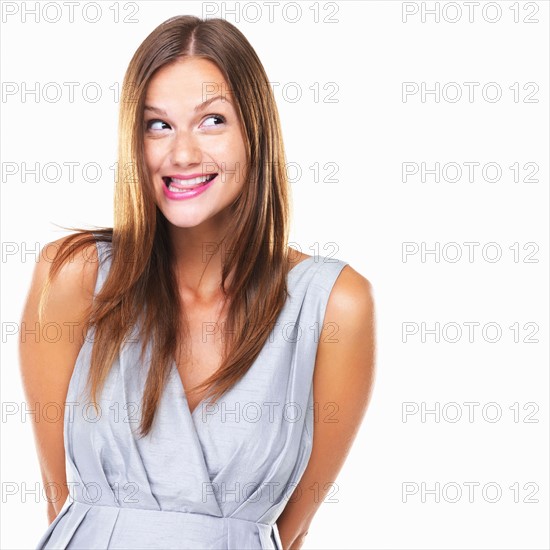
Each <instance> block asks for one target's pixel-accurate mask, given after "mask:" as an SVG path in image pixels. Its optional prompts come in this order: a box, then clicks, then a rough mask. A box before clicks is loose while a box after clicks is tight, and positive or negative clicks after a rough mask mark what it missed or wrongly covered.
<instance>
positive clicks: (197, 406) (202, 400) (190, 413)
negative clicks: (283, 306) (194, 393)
mask: <svg viewBox="0 0 550 550" xmlns="http://www.w3.org/2000/svg"><path fill="white" fill-rule="evenodd" d="M314 259H315V256H309V257H308V258H306V259H305V260H302V261H300V262H298V263H297V264H296V265H295V266H294V267H292V268H291V269H289V270H288V271H287V274H286V277H287V285H288V280H289V279H290V276H291V275H292V274H293V273H295V272H296V270H297V268H299V267H300V266H301V265H302V264H307V263H308V262H309V261H311V260H314ZM172 367H173V371H174V376H175V378H176V382H177V383H178V384H179V387H180V389H181V391H182V394H183V398H184V400H185V405H186V408H187V412H188V413H189V416H190V417H191V419H192V420H193V422H194V420H195V412H197V410H198V409H200V408H202V406H203V404H204V403H205V402H206V401H207V399H210V396H209V397H208V398H206V397H205V398H203V399H201V400H200V401H199V402H198V403H197V405H196V406H195V408H194V409H193V410H191V407H190V406H189V401H188V399H187V393H186V391H185V386H184V385H183V381H182V379H181V376H180V372H179V369H178V365H177V363H176V361H172Z"/></svg>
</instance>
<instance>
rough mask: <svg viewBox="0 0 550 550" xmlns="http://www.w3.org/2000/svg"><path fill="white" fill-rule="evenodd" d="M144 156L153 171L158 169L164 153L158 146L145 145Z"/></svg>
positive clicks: (152, 144)
mask: <svg viewBox="0 0 550 550" xmlns="http://www.w3.org/2000/svg"><path fill="white" fill-rule="evenodd" d="M143 156H144V158H145V163H146V164H147V166H148V167H149V168H151V169H154V168H156V167H157V166H158V165H159V163H160V160H161V158H162V151H161V149H160V147H159V146H158V145H157V144H154V143H144V145H143Z"/></svg>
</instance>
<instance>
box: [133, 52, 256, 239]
mask: <svg viewBox="0 0 550 550" xmlns="http://www.w3.org/2000/svg"><path fill="white" fill-rule="evenodd" d="M220 96H221V97H220ZM213 98H217V99H213ZM208 100H212V101H211V102H210V103H208V104H207V105H204V102H205V101H208ZM233 102H234V99H233V96H232V94H231V92H230V89H229V85H228V84H227V82H226V81H225V79H224V78H223V75H222V73H221V72H220V70H219V69H218V68H217V66H216V65H215V64H214V63H212V62H211V61H208V60H205V59H200V58H195V57H188V58H182V59H181V60H178V61H177V62H175V63H172V64H170V65H167V66H165V67H162V68H161V69H159V70H158V72H157V73H156V74H155V75H154V77H153V78H152V79H151V81H150V83H149V86H148V88H147V94H146V98H145V110H144V134H143V136H144V151H145V162H146V164H147V168H148V170H149V174H150V177H151V182H152V185H153V186H154V194H155V202H156V204H157V206H158V207H159V209H160V210H161V212H162V213H163V214H164V216H165V217H166V219H167V220H168V221H169V222H170V223H172V224H173V225H174V226H177V227H195V226H198V225H200V224H202V223H203V222H205V221H207V220H211V221H212V222H214V223H217V224H219V228H220V229H222V227H223V224H224V221H223V214H226V215H227V214H228V209H227V207H228V206H229V205H231V204H232V203H233V202H234V200H235V199H236V198H237V196H238V195H239V193H240V191H241V189H242V188H243V185H244V183H245V182H244V178H245V175H246V146H245V143H244V140H243V136H242V133H241V129H240V125H239V120H238V118H237V111H236V109H235V107H234V106H233V105H234V104H233ZM214 175H215V177H214V179H212V180H211V181H208V180H206V181H205V178H206V177H208V179H210V178H212V177H213V176H214ZM220 213H222V214H221V215H218V214H220Z"/></svg>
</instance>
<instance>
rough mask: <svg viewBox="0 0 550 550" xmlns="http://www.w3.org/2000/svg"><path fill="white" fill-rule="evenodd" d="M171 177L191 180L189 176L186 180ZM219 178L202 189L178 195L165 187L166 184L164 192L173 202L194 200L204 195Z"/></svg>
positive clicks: (163, 187)
mask: <svg viewBox="0 0 550 550" xmlns="http://www.w3.org/2000/svg"><path fill="white" fill-rule="evenodd" d="M171 177H174V178H176V179H190V177H189V176H187V177H186V178H182V177H179V176H171ZM191 177H193V178H195V177H199V176H191ZM217 178H218V176H216V177H215V178H213V179H211V180H210V181H209V182H208V183H205V184H204V185H201V186H200V187H196V188H195V189H193V190H191V191H186V192H185V193H178V192H176V191H170V189H168V187H166V185H164V184H163V186H162V190H163V191H164V196H165V197H167V198H168V199H172V200H176V201H182V200H186V199H193V198H195V197H197V196H198V195H200V194H201V193H203V192H204V191H206V190H207V189H208V188H209V187H210V186H211V185H212V183H213V182H215V181H216V179H217Z"/></svg>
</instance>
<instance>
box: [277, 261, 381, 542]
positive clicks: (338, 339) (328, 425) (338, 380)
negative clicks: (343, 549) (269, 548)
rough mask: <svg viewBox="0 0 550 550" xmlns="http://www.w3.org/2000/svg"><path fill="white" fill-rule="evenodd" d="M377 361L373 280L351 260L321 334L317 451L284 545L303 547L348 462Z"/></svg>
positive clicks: (292, 505)
mask: <svg viewBox="0 0 550 550" xmlns="http://www.w3.org/2000/svg"><path fill="white" fill-rule="evenodd" d="M329 323H330V324H329ZM335 327H337V329H338V330H337V331H336V330H335ZM374 365H375V312H374V302H373V298H372V291H371V285H370V283H369V281H368V280H367V279H365V278H364V277H363V276H362V275H360V274H359V273H357V272H356V271H355V270H354V269H352V268H351V266H349V265H348V266H346V267H344V268H343V269H342V272H341V273H340V275H339V277H338V279H337V280H336V282H335V283H334V286H333V288H332V292H331V295H330V297H329V301H328V304H327V309H326V312H325V319H324V322H323V331H322V332H321V336H320V340H319V347H318V351H317V357H316V362H315V372H314V376H313V397H314V402H315V405H316V406H315V409H314V410H315V413H316V414H315V420H314V436H313V448H312V452H311V456H310V459H309V462H308V465H307V468H306V470H305V471H304V474H303V476H302V478H301V480H300V482H299V484H298V485H297V487H296V489H295V492H294V493H293V497H294V498H291V499H290V500H289V502H288V504H287V505H286V507H285V509H284V510H283V512H282V514H281V515H280V516H279V518H278V520H277V528H278V530H279V534H280V536H281V542H282V543H283V549H284V550H298V549H299V548H301V547H302V544H303V542H304V540H305V536H306V535H307V532H308V529H309V526H310V523H311V521H312V519H313V516H314V515H315V513H316V512H317V510H318V508H319V507H320V506H321V504H322V502H323V501H324V499H325V497H326V495H327V493H328V492H329V491H330V490H331V488H332V485H333V483H334V481H335V479H336V477H337V476H338V473H339V472H340V469H341V468H342V466H343V464H344V461H345V459H346V456H347V454H348V453H349V451H350V448H351V445H352V443H353V441H354V439H355V436H356V435H357V432H358V430H359V427H360V425H361V422H362V420H363V417H364V415H365V413H366V410H367V406H368V403H369V400H370V394H371V390H372V384H373V380H374ZM325 405H326V408H325ZM317 413H318V414H317ZM312 487H316V488H318V490H315V491H314V490H312ZM298 495H300V496H299V497H298Z"/></svg>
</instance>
